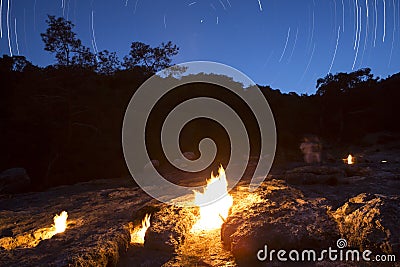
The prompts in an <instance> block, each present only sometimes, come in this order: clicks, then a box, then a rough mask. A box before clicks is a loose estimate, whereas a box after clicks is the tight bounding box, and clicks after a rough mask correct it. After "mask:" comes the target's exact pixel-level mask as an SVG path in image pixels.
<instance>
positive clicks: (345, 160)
mask: <svg viewBox="0 0 400 267" xmlns="http://www.w3.org/2000/svg"><path fill="white" fill-rule="evenodd" d="M354 160H355V158H354V157H353V156H352V155H351V154H349V155H348V156H347V158H346V159H344V162H345V163H347V164H348V165H352V164H354V163H355V161H354Z"/></svg>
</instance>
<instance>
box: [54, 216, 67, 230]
mask: <svg viewBox="0 0 400 267" xmlns="http://www.w3.org/2000/svg"><path fill="white" fill-rule="evenodd" d="M67 218H68V213H67V212H66V211H63V212H61V213H60V215H58V214H56V216H54V219H53V220H54V224H53V227H54V234H58V233H63V232H64V231H65V229H67Z"/></svg>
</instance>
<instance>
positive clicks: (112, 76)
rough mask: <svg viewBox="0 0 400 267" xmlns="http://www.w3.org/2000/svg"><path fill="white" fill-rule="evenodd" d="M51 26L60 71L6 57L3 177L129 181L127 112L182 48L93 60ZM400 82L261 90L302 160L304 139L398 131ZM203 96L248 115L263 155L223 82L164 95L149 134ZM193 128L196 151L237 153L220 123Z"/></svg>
mask: <svg viewBox="0 0 400 267" xmlns="http://www.w3.org/2000/svg"><path fill="white" fill-rule="evenodd" d="M47 23H48V25H49V27H48V29H47V30H46V32H45V33H43V34H42V38H43V41H44V43H45V49H46V50H47V51H49V52H51V53H54V54H55V58H56V64H55V65H52V66H47V67H44V68H41V67H37V66H34V65H33V64H32V63H31V62H29V61H28V60H27V59H26V58H25V57H23V56H13V57H9V56H6V55H4V56H3V57H1V58H0V83H1V84H2V87H1V89H0V147H1V148H2V154H1V160H0V171H1V170H4V169H7V168H12V167H24V168H26V169H27V171H28V173H29V175H30V176H31V178H32V180H33V185H34V189H43V188H46V187H49V186H54V185H59V184H69V183H75V182H79V181H85V180H89V179H100V178H113V177H120V176H122V175H127V174H128V171H127V168H126V166H125V161H124V159H123V153H122V147H121V127H122V121H123V117H124V113H125V109H126V107H127V105H128V103H129V100H130V99H131V97H132V95H133V94H134V93H135V91H136V89H137V88H138V87H139V86H140V85H141V84H142V83H143V82H144V81H145V80H146V79H147V78H148V77H150V75H152V73H154V72H155V71H158V70H160V69H162V68H164V67H166V66H169V65H170V64H171V60H172V57H173V56H174V55H176V54H177V52H178V48H177V47H176V46H175V45H173V44H172V43H171V42H167V43H163V44H161V45H160V46H158V47H151V46H149V45H146V44H143V43H140V42H133V43H132V45H131V51H130V53H129V55H127V56H126V57H124V59H123V61H120V60H119V59H118V57H117V55H116V53H115V52H109V51H107V50H105V51H101V52H99V53H98V54H93V53H92V52H91V51H90V50H89V49H88V48H87V47H85V46H83V45H82V42H81V41H80V40H79V39H78V38H77V36H76V34H74V33H73V24H72V23H71V22H69V21H66V20H64V19H62V18H55V17H52V16H49V18H48V20H47ZM178 71H179V70H178ZM219 78H220V79H222V78H223V79H229V78H228V77H219ZM230 82H231V83H232V86H241V85H240V84H237V83H235V82H234V81H230ZM399 86H400V73H399V74H395V75H393V76H391V77H388V78H387V79H379V78H376V77H374V76H373V74H372V73H371V70H370V69H361V70H358V71H355V72H352V73H337V74H328V75H327V76H325V77H324V78H321V79H318V81H317V85H316V89H317V90H316V94H314V95H310V96H308V95H298V94H296V93H289V94H282V93H281V92H280V91H279V90H274V89H272V88H270V87H268V86H260V90H261V91H262V93H263V94H264V96H265V97H266V98H267V100H268V102H269V104H270V106H271V109H272V111H273V113H274V117H275V122H276V125H277V134H278V153H277V159H278V160H280V159H284V160H296V159H301V155H300V151H299V149H298V146H299V142H300V141H301V138H302V137H303V136H304V134H316V135H318V136H320V137H321V138H323V139H324V140H325V141H326V142H327V143H331V144H335V145H341V146H346V145H348V144H358V143H359V142H360V140H361V139H362V137H363V136H364V135H366V134H368V133H374V132H379V131H393V132H397V133H399V132H400V124H399V123H398V119H397V116H398V114H400V112H399V111H400V105H398V103H397V102H398V99H400V91H399ZM204 95H205V96H208V95H211V96H213V97H215V98H218V99H221V101H228V104H229V105H230V106H231V107H232V108H233V109H234V110H237V111H238V113H239V114H242V117H243V119H244V120H245V124H246V127H248V128H249V131H250V134H251V135H252V136H255V137H254V138H252V144H251V145H252V149H253V148H254V149H253V152H254V153H256V152H257V149H255V147H257V144H258V143H259V142H260V139H259V138H257V134H256V131H257V124H256V123H255V122H254V121H252V120H251V119H247V118H250V117H251V114H250V113H249V110H248V109H247V108H246V106H245V105H243V103H240V101H238V99H235V98H233V97H228V96H227V92H226V90H223V88H218V87H217V86H215V85H208V84H202V83H197V84H193V85H188V86H184V87H182V88H180V89H179V90H177V91H176V92H174V93H173V94H171V95H169V96H167V97H166V98H165V99H164V98H163V101H162V102H161V103H159V105H158V108H157V109H156V112H155V113H154V114H153V113H152V114H151V116H152V120H151V123H149V131H148V132H149V133H159V131H158V130H157V129H159V127H161V125H162V121H163V118H164V117H165V115H166V114H168V112H169V110H170V109H169V107H174V106H176V104H177V103H180V102H182V101H184V100H185V99H187V98H189V97H195V96H204ZM186 128H187V129H186ZM184 130H185V131H184V133H183V135H182V137H183V139H182V142H183V143H182V146H183V148H184V149H185V150H187V151H194V152H196V153H197V152H198V151H197V147H198V141H199V140H201V139H202V138H204V137H212V138H213V139H215V140H216V143H217V145H219V146H220V147H222V148H225V147H228V143H227V141H226V133H225V132H224V130H223V129H222V128H221V127H218V126H217V125H215V124H212V123H211V124H210V123H207V122H206V121H204V120H198V121H194V122H192V123H191V125H190V127H189V125H188V127H185V129H184ZM154 136H155V137H157V135H154ZM185 136H186V137H185ZM150 139H151V138H150ZM155 139H156V140H150V141H151V142H150V143H151V144H150V145H149V150H150V151H151V153H152V155H154V157H155V158H158V159H162V155H161V154H160V150H159V147H157V144H158V142H159V141H157V140H158V139H159V138H158V139H157V138H155ZM228 156H229V151H225V150H224V149H222V152H221V154H219V155H218V157H219V158H218V160H220V161H221V162H223V161H224V160H225V159H226V158H227V157H228Z"/></svg>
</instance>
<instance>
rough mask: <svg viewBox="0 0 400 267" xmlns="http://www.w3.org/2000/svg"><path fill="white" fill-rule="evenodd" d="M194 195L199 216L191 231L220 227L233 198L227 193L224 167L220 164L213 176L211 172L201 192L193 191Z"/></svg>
mask: <svg viewBox="0 0 400 267" xmlns="http://www.w3.org/2000/svg"><path fill="white" fill-rule="evenodd" d="M194 195H195V200H194V203H195V204H196V205H197V206H199V207H200V218H199V220H198V221H197V222H196V223H195V225H193V227H192V231H201V230H215V229H219V228H221V225H222V224H223V222H224V221H225V219H226V218H227V217H228V213H229V209H230V208H231V206H232V204H233V198H232V196H231V195H229V193H228V182H227V180H226V175H225V170H224V168H223V167H222V166H221V167H220V168H219V170H218V175H217V176H215V177H214V175H213V174H211V179H209V180H208V181H207V186H206V188H205V189H204V192H203V193H201V192H198V191H194ZM221 196H222V197H221ZM218 198H219V199H218ZM217 199H218V200H217Z"/></svg>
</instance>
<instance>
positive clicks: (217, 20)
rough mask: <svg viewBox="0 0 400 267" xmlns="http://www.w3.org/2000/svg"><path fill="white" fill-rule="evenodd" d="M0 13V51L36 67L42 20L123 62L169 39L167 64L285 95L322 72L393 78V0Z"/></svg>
mask: <svg viewBox="0 0 400 267" xmlns="http://www.w3.org/2000/svg"><path fill="white" fill-rule="evenodd" d="M0 11H1V12H0V49H1V53H2V54H7V55H24V56H26V57H27V59H28V60H30V61H32V62H33V63H34V64H37V65H39V66H46V65H49V64H53V63H54V58H53V57H52V55H50V54H49V53H47V52H46V51H44V49H43V48H44V45H43V43H42V41H41V38H40V33H41V32H44V31H45V29H46V23H45V20H46V17H47V14H50V15H55V16H63V17H64V18H65V19H68V20H71V21H72V23H74V24H75V26H76V27H75V28H74V31H75V32H76V33H77V36H78V37H79V38H80V39H81V40H82V42H83V44H85V45H86V46H87V47H90V48H91V50H92V52H94V53H98V52H99V51H102V50H105V49H107V50H109V51H115V52H117V54H118V56H119V58H120V59H122V58H123V56H124V55H126V54H127V53H128V52H129V48H130V44H131V43H132V42H133V41H141V42H144V43H148V44H150V45H158V44H159V43H161V42H167V41H172V42H173V43H175V44H177V45H178V46H179V47H180V53H179V54H178V55H177V56H176V57H175V58H174V60H173V63H181V62H186V61H191V60H211V61H216V62H221V63H224V64H228V65H231V66H232V67H235V68H237V69H239V70H240V71H242V72H244V73H245V74H246V75H248V76H249V77H250V78H251V79H253V80H254V81H255V82H256V83H258V84H261V85H273V86H274V88H277V89H280V90H281V91H283V92H289V91H295V92H298V93H314V92H315V84H316V81H315V79H316V78H319V77H324V76H325V75H326V74H327V73H329V72H331V73H337V72H350V71H354V70H357V69H359V68H364V67H369V68H371V69H372V73H374V74H375V75H377V76H380V77H382V78H385V77H387V76H388V75H391V74H394V73H396V72H399V71H400V45H399V44H400V43H399V41H400V36H399V31H398V30H397V28H398V27H400V19H399V18H400V14H399V12H400V0H329V1H315V0H303V1H293V0H282V1H274V0H269V1H262V0H251V1H239V0H213V1H193V0H189V1H165V0H163V1H162V0H152V1H139V0H135V1H128V0H118V1H105V0H91V1H78V0H61V1H45V0H35V1H32V0H7V1H3V0H0ZM88 18H89V20H88ZM20 31H21V32H20ZM3 33H4V34H3Z"/></svg>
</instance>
